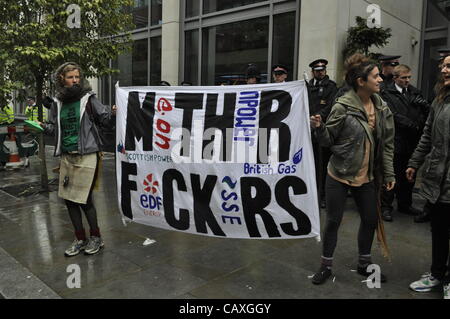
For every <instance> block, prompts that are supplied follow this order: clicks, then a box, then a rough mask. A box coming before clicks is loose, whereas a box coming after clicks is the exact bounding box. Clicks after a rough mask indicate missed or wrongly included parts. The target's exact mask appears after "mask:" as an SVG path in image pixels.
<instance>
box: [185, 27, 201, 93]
mask: <svg viewBox="0 0 450 319" xmlns="http://www.w3.org/2000/svg"><path fill="white" fill-rule="evenodd" d="M198 34H199V32H198V30H192V31H186V33H185V56H184V81H188V82H191V83H192V84H193V85H197V84H198V81H197V79H198V60H199V59H198V58H199V57H198V46H199V41H198V40H199V38H198Z"/></svg>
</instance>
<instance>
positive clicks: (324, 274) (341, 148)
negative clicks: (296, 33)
mask: <svg viewBox="0 0 450 319" xmlns="http://www.w3.org/2000/svg"><path fill="white" fill-rule="evenodd" d="M346 67H347V68H346V77H345V81H346V83H347V84H348V86H349V87H350V90H349V91H348V92H347V93H345V94H344V95H343V96H342V97H340V98H338V99H337V101H336V104H335V105H334V106H333V108H332V110H331V113H330V115H329V117H328V119H327V122H326V124H324V122H323V121H322V118H321V116H320V115H314V116H312V117H311V125H312V126H313V127H314V128H315V131H316V134H317V137H318V139H319V142H320V143H321V145H322V146H324V147H330V149H331V152H332V156H331V158H330V161H329V164H328V176H327V180H326V205H327V220H326V226H325V230H324V236H323V255H322V262H321V266H320V269H319V271H318V272H317V273H316V274H315V275H314V277H313V278H312V282H313V283H314V284H322V283H324V282H325V281H326V280H327V279H328V278H329V277H330V276H331V275H332V271H331V267H332V263H333V254H334V250H335V248H336V244H337V235H338V230H339V226H340V223H341V220H342V217H343V213H344V208H345V201H346V199H347V192H348V190H350V191H351V192H352V195H353V197H354V199H355V202H356V205H357V207H358V212H359V214H360V216H361V224H360V227H359V232H358V250H359V261H358V267H357V271H358V273H359V274H360V275H363V276H366V277H367V276H369V275H370V273H369V272H368V270H367V268H368V266H369V265H370V264H372V260H371V249H372V242H373V238H374V234H375V230H376V229H377V225H378V222H379V216H378V212H377V190H376V183H375V179H376V177H377V176H378V175H379V174H380V175H382V180H383V181H382V183H384V185H385V187H386V189H388V190H391V189H392V188H393V187H394V185H395V174H394V169H393V165H392V162H393V149H394V121H393V116H392V113H391V111H390V110H389V108H388V106H387V105H386V103H385V102H384V101H383V100H382V99H381V98H380V96H379V95H378V93H379V91H380V84H381V82H382V81H383V80H382V79H381V77H380V71H379V69H378V67H377V66H376V64H375V63H374V62H372V61H370V60H369V59H368V58H367V57H365V56H364V55H362V54H355V55H353V56H351V57H349V58H348V60H347V61H346ZM385 281H386V277H385V276H384V275H382V274H381V282H385Z"/></svg>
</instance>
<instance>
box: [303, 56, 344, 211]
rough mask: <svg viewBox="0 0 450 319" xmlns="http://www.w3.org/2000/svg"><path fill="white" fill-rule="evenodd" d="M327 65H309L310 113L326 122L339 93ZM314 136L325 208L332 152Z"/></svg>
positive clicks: (320, 195)
mask: <svg viewBox="0 0 450 319" xmlns="http://www.w3.org/2000/svg"><path fill="white" fill-rule="evenodd" d="M327 65H328V61H327V60H325V59H318V60H315V61H313V62H311V63H310V64H309V67H310V68H311V72H312V76H313V78H312V79H311V80H310V81H309V85H308V96H309V113H310V115H311V116H312V115H317V114H319V115H320V116H321V117H322V119H324V121H325V120H326V118H327V117H328V115H329V114H330V111H331V107H332V106H333V102H334V97H335V95H336V93H337V86H336V83H335V82H334V81H332V80H330V78H329V76H328V75H327ZM312 136H313V137H312V142H313V151H314V162H315V165H316V180H317V187H318V192H317V194H318V195H319V202H320V206H321V207H322V208H325V178H326V176H327V165H328V160H329V159H330V156H331V152H330V149H329V148H325V147H321V146H319V143H318V141H317V140H316V138H315V136H314V135H312Z"/></svg>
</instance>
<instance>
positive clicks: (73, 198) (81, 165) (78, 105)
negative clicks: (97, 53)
mask: <svg viewBox="0 0 450 319" xmlns="http://www.w3.org/2000/svg"><path fill="white" fill-rule="evenodd" d="M54 80H55V86H56V93H57V94H56V98H55V102H56V103H54V104H53V105H52V107H51V114H50V121H49V123H47V124H44V123H41V126H42V127H43V128H44V130H45V133H46V134H53V133H55V135H56V139H55V144H56V147H55V156H61V162H60V175H59V190H58V196H59V197H61V198H63V199H64V200H65V202H66V206H67V209H68V211H69V216H70V219H71V221H72V224H73V227H74V228H75V237H76V239H75V240H74V242H73V243H72V244H71V245H70V247H69V248H68V249H67V250H66V251H65V256H67V257H69V256H75V255H78V254H79V253H80V252H81V251H82V250H84V252H85V254H87V255H92V254H95V253H97V252H98V251H99V250H100V249H101V248H102V247H103V245H104V244H103V241H102V239H101V236H100V229H99V227H98V222H97V213H96V210H95V207H94V204H93V202H92V189H93V185H94V184H95V181H96V178H97V177H98V176H97V174H98V166H99V160H100V154H99V152H100V150H101V146H102V143H101V140H100V137H99V133H98V129H97V125H100V126H111V125H113V124H114V122H115V106H113V107H112V109H110V108H109V107H107V106H105V105H103V104H101V103H100V102H99V101H98V100H97V98H96V97H95V94H94V93H93V92H92V88H91V86H90V84H89V82H88V81H87V80H86V79H84V77H83V72H82V70H81V68H80V66H78V65H77V64H76V63H73V62H67V63H64V64H63V65H61V66H60V67H59V68H58V69H57V71H56V73H55V78H54ZM81 209H82V210H83V211H84V213H85V215H86V218H87V220H88V223H89V227H90V235H91V236H90V238H89V240H87V239H86V234H85V231H84V228H83V222H82V218H81Z"/></svg>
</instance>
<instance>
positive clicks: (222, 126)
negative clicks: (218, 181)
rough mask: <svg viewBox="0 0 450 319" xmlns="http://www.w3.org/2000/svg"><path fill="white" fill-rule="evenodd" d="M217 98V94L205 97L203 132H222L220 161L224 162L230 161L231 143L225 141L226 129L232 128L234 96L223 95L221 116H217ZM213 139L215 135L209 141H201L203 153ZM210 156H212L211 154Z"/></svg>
mask: <svg viewBox="0 0 450 319" xmlns="http://www.w3.org/2000/svg"><path fill="white" fill-rule="evenodd" d="M217 96H218V94H208V95H207V97H206V114H205V126H204V130H203V132H205V131H206V130H207V129H209V128H217V129H219V130H221V131H222V143H221V145H222V147H221V152H220V159H221V160H222V161H224V162H230V161H231V143H232V142H233V141H232V139H227V133H226V131H227V128H233V127H234V111H235V109H236V94H234V93H225V101H224V106H223V115H217V114H216V113H217ZM214 139H215V135H213V136H212V137H211V139H210V140H209V141H208V140H204V141H203V151H202V153H204V151H205V147H206V146H207V144H208V142H210V141H213V140H214ZM227 150H230V152H229V154H227ZM211 155H212V154H211ZM211 158H212V156H209V154H208V158H205V159H211Z"/></svg>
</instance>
